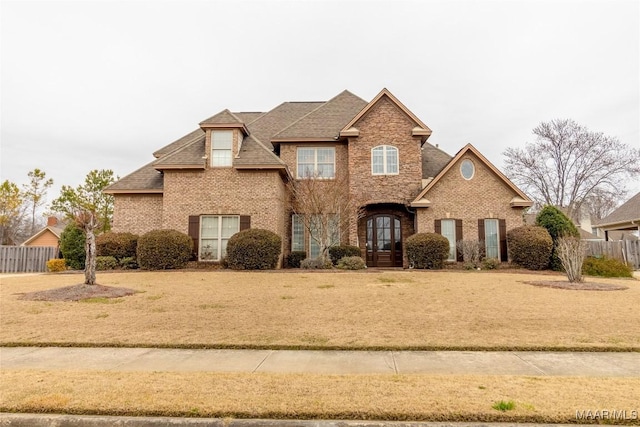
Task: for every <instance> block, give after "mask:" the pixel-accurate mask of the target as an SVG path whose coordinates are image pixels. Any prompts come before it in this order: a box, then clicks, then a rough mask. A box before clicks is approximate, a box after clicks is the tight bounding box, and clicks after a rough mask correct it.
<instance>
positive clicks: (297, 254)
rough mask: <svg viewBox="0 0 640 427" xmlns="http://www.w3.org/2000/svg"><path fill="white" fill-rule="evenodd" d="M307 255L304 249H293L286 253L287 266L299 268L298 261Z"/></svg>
mask: <svg viewBox="0 0 640 427" xmlns="http://www.w3.org/2000/svg"><path fill="white" fill-rule="evenodd" d="M306 257H307V253H306V252H305V251H293V252H291V253H290V254H289V255H287V266H288V267H289V268H300V262H302V260H303V259H305V258H306Z"/></svg>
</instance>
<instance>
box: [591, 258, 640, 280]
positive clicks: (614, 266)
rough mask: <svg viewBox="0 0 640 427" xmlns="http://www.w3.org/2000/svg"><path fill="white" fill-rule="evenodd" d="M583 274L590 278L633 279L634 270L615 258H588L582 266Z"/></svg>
mask: <svg viewBox="0 0 640 427" xmlns="http://www.w3.org/2000/svg"><path fill="white" fill-rule="evenodd" d="M582 273H583V274H587V275H589V276H602V277H633V270H631V267H629V266H628V265H627V264H625V263H623V262H622V261H620V260H617V259H615V258H607V257H602V258H596V257H587V258H586V259H585V260H584V264H582Z"/></svg>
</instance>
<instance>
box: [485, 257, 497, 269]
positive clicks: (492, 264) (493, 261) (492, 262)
mask: <svg viewBox="0 0 640 427" xmlns="http://www.w3.org/2000/svg"><path fill="white" fill-rule="evenodd" d="M498 267H500V260H498V259H497V258H485V259H484V261H482V268H483V269H485V270H495V269H496V268H498Z"/></svg>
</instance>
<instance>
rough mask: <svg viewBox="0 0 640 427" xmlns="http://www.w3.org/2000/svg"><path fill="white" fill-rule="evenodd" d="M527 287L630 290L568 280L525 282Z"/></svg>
mask: <svg viewBox="0 0 640 427" xmlns="http://www.w3.org/2000/svg"><path fill="white" fill-rule="evenodd" d="M524 283H526V284H527V285H533V286H541V287H544V288H556V289H568V290H574V291H622V290H625V289H629V288H628V287H627V286H622V285H612V284H609V283H591V282H582V283H571V282H569V281H568V280H555V281H553V280H545V281H536V282H524Z"/></svg>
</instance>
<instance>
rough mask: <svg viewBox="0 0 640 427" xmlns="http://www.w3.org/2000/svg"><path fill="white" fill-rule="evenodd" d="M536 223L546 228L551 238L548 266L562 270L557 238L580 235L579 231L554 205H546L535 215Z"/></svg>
mask: <svg viewBox="0 0 640 427" xmlns="http://www.w3.org/2000/svg"><path fill="white" fill-rule="evenodd" d="M536 225H538V226H541V227H544V228H546V229H547V231H548V232H549V234H550V235H551V239H552V240H553V249H552V250H551V259H550V262H549V266H550V267H551V268H552V269H553V270H556V271H562V263H561V262H560V258H558V254H557V249H556V248H557V246H558V239H559V238H560V237H577V238H579V237H580V232H579V231H578V229H577V228H576V226H575V225H574V224H573V222H572V221H571V220H570V219H569V217H567V216H566V215H565V214H564V213H562V211H561V210H560V209H558V208H556V207H555V206H550V205H547V206H545V207H544V208H542V210H541V211H540V213H538V215H537V216H536Z"/></svg>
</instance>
